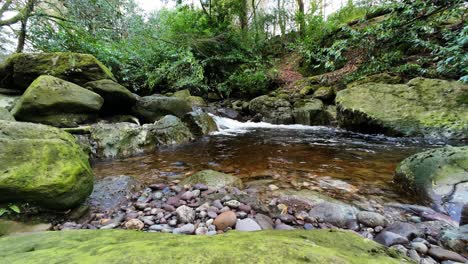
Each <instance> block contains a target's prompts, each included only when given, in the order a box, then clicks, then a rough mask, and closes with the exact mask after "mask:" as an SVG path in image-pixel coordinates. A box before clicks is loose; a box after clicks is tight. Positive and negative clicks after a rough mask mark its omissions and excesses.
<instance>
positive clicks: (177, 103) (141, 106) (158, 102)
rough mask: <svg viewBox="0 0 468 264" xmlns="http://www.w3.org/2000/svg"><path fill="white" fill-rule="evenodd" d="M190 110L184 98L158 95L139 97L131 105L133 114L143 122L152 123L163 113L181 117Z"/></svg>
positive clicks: (162, 115)
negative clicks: (133, 104) (134, 103)
mask: <svg viewBox="0 0 468 264" xmlns="http://www.w3.org/2000/svg"><path fill="white" fill-rule="evenodd" d="M190 111H192V107H191V106H190V105H189V103H187V102H186V101H185V100H184V99H181V98H177V97H167V96H160V95H152V96H145V97H141V98H139V99H138V101H137V103H136V105H135V106H134V107H133V112H134V114H135V115H136V116H137V117H138V118H140V120H141V121H143V122H145V123H154V122H155V121H158V120H159V119H161V118H162V117H164V116H165V115H174V116H177V117H179V118H182V117H183V116H184V115H185V114H186V113H188V112H190Z"/></svg>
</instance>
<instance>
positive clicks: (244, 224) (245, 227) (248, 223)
mask: <svg viewBox="0 0 468 264" xmlns="http://www.w3.org/2000/svg"><path fill="white" fill-rule="evenodd" d="M236 230H237V231H242V232H251V231H260V230H262V228H261V227H260V225H258V223H257V222H255V220H253V219H252V218H246V219H238V220H237V223H236Z"/></svg>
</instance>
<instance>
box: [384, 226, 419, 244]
mask: <svg viewBox="0 0 468 264" xmlns="http://www.w3.org/2000/svg"><path fill="white" fill-rule="evenodd" d="M383 231H386V232H392V233H395V234H398V235H400V236H403V237H405V238H406V239H409V240H412V239H414V238H416V237H422V236H423V235H424V232H423V231H422V230H420V229H419V228H418V227H417V226H416V225H413V224H410V223H405V222H395V223H393V224H391V225H389V226H388V227H387V228H385V229H384V230H383Z"/></svg>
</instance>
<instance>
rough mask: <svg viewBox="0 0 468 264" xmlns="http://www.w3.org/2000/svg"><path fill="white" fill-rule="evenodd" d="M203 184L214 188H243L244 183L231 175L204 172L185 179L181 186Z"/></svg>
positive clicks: (210, 171) (212, 171) (211, 171)
mask: <svg viewBox="0 0 468 264" xmlns="http://www.w3.org/2000/svg"><path fill="white" fill-rule="evenodd" d="M197 183H203V184H206V185H208V186H211V187H214V188H223V187H239V188H241V187H242V181H241V180H240V179H239V178H237V177H235V176H233V175H230V174H226V173H222V172H219V171H214V170H203V171H200V172H197V173H195V174H193V175H191V176H189V177H187V178H185V179H184V180H183V181H182V182H181V183H180V184H181V185H186V184H190V185H195V184H197Z"/></svg>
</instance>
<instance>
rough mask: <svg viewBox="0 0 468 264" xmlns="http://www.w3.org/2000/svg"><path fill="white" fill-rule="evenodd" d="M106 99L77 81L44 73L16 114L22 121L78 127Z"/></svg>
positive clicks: (32, 86)
mask: <svg viewBox="0 0 468 264" xmlns="http://www.w3.org/2000/svg"><path fill="white" fill-rule="evenodd" d="M103 102H104V100H103V99H102V97H101V96H99V95H98V94H96V93H93V92H91V91H89V90H86V89H85V88H82V87H80V86H78V85H76V84H73V83H70V82H67V81H64V80H61V79H58V78H55V77H52V76H47V75H42V76H40V77H39V78H37V79H36V80H35V81H34V82H33V83H32V84H31V85H30V86H29V88H28V89H27V90H26V91H25V92H24V94H23V96H22V97H21V99H20V100H19V101H18V102H17V103H16V105H15V107H14V108H13V110H12V114H13V115H14V116H15V118H16V119H17V120H19V121H27V122H34V123H43V124H47V125H52V126H56V127H74V126H77V125H78V124H81V123H84V122H86V121H89V120H91V119H93V118H94V117H95V116H96V114H97V113H98V112H99V110H100V109H101V107H102V104H103Z"/></svg>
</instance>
